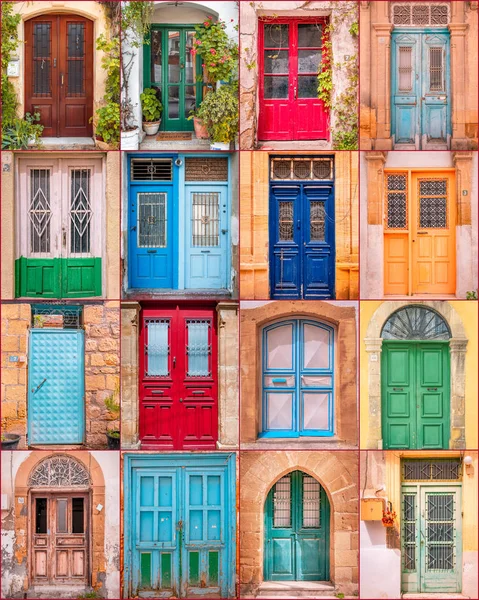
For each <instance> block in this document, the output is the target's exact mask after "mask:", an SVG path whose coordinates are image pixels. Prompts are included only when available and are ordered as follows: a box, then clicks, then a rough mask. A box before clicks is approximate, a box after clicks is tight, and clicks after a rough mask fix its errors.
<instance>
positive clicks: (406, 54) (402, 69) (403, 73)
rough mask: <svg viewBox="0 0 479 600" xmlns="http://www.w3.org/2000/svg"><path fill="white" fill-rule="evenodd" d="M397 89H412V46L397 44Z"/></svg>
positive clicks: (408, 90)
mask: <svg viewBox="0 0 479 600" xmlns="http://www.w3.org/2000/svg"><path fill="white" fill-rule="evenodd" d="M399 90H400V91H401V92H410V91H411V90H412V48H411V46H399Z"/></svg>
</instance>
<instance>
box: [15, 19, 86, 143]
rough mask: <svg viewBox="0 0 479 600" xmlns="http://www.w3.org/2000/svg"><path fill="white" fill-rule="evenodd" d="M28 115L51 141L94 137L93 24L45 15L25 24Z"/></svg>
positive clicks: (26, 109)
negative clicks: (36, 116)
mask: <svg viewBox="0 0 479 600" xmlns="http://www.w3.org/2000/svg"><path fill="white" fill-rule="evenodd" d="M25 112H30V113H32V114H33V113H36V112H38V113H40V123H41V124H42V125H43V126H44V130H43V136H45V137H89V136H91V135H92V133H93V125H92V123H91V117H92V116H93V22H92V21H90V20H89V19H86V18H84V17H79V16H70V15H45V16H40V17H35V18H33V19H30V20H28V21H26V23H25Z"/></svg>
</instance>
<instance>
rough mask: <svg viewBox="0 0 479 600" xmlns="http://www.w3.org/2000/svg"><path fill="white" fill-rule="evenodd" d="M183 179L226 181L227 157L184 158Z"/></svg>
mask: <svg viewBox="0 0 479 600" xmlns="http://www.w3.org/2000/svg"><path fill="white" fill-rule="evenodd" d="M185 181H228V159H227V158H192V157H190V158H185Z"/></svg>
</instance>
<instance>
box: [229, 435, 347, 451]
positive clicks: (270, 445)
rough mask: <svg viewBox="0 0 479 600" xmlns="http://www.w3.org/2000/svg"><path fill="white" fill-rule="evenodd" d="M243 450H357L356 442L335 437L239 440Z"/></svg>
mask: <svg viewBox="0 0 479 600" xmlns="http://www.w3.org/2000/svg"><path fill="white" fill-rule="evenodd" d="M241 448H243V449H244V450H355V449H356V450H357V448H358V446H357V444H356V445H355V444H351V443H346V442H344V441H343V440H338V439H335V438H321V439H318V438H310V437H302V438H301V439H291V438H258V439H257V440H256V442H246V443H244V442H241Z"/></svg>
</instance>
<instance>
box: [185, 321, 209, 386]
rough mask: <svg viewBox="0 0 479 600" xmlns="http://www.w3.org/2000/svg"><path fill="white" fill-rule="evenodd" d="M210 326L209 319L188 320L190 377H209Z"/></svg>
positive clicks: (188, 371) (187, 348)
mask: <svg viewBox="0 0 479 600" xmlns="http://www.w3.org/2000/svg"><path fill="white" fill-rule="evenodd" d="M210 328H211V321H210V320H209V319H203V320H198V319H188V320H187V321H186V330H187V339H188V342H187V346H186V354H187V356H188V369H187V374H188V377H209V376H210V375H211V370H210V355H211V344H210Z"/></svg>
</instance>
